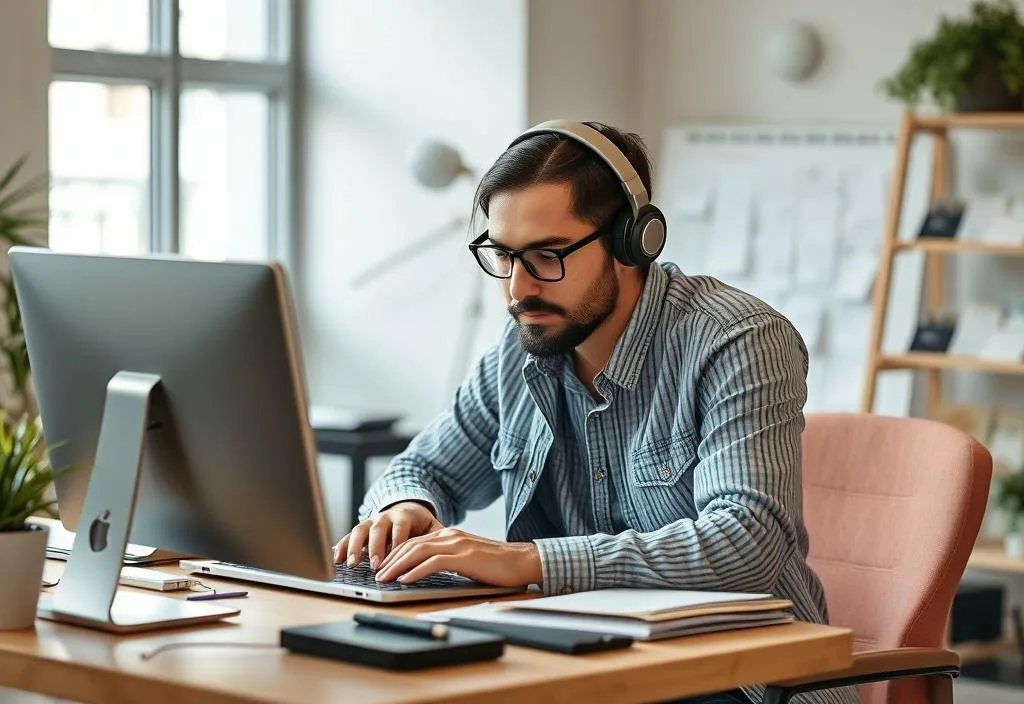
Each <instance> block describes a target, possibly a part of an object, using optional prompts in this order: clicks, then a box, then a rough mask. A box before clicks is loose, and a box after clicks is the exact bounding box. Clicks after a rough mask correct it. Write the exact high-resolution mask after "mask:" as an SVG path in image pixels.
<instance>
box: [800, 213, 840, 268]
mask: <svg viewBox="0 0 1024 704" xmlns="http://www.w3.org/2000/svg"><path fill="white" fill-rule="evenodd" d="M838 228H839V197H838V196H837V195H836V194H835V193H813V194H808V195H804V196H802V197H801V199H800V203H799V205H798V207H797V240H796V280H797V283H799V284H805V285H806V284H810V285H813V284H828V283H830V282H831V281H832V277H833V275H834V269H835V262H836V249H837V246H838V244H839V237H838Z"/></svg>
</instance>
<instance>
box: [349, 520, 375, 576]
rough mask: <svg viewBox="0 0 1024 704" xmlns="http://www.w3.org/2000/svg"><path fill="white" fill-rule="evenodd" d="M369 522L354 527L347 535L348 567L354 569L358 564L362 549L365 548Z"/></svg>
mask: <svg viewBox="0 0 1024 704" xmlns="http://www.w3.org/2000/svg"><path fill="white" fill-rule="evenodd" d="M369 523H370V522H369V521H368V520H367V521H363V522H362V523H359V524H357V525H356V527H355V528H353V529H352V532H351V533H349V540H348V559H347V564H348V566H349V567H355V566H356V565H358V564H359V563H360V561H361V560H362V556H363V548H364V547H366V537H367V533H368V532H369Z"/></svg>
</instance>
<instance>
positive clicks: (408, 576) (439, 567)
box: [398, 554, 465, 584]
mask: <svg viewBox="0 0 1024 704" xmlns="http://www.w3.org/2000/svg"><path fill="white" fill-rule="evenodd" d="M464 559H465V556H462V555H448V554H444V555H432V556H431V557H428V558H427V559H426V560H424V561H423V562H421V563H420V564H418V565H416V566H415V567H413V568H412V569H410V570H409V571H408V572H406V573H405V574H403V575H400V576H399V577H398V581H399V582H401V583H402V584H412V583H413V582H415V581H417V580H420V579H423V578H424V577H429V576H430V575H432V574H434V573H435V572H442V571H444V570H451V571H453V572H458V569H457V568H456V566H457V565H458V564H459V563H460V562H462V561H463V560H464Z"/></svg>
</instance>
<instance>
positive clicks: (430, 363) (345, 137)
mask: <svg viewBox="0 0 1024 704" xmlns="http://www.w3.org/2000/svg"><path fill="white" fill-rule="evenodd" d="M305 22H306V25H305V26H306V29H307V32H308V37H307V44H306V49H305V58H304V63H305V65H306V68H307V72H308V73H307V79H306V80H307V85H306V87H305V99H304V105H305V111H306V115H305V119H304V127H305V130H306V134H305V137H304V140H305V142H306V157H305V159H306V162H307V163H306V167H305V171H304V179H303V180H304V181H305V184H306V185H305V188H304V192H303V194H302V199H303V206H304V208H305V222H306V226H305V237H306V239H305V242H304V243H303V246H302V248H301V258H300V261H299V263H298V267H299V269H298V272H297V275H298V277H299V279H298V288H299V296H300V305H301V307H302V309H303V311H304V322H303V342H304V346H305V351H306V358H307V360H308V375H309V386H310V389H311V396H312V398H313V400H314V401H315V402H317V403H327V404H333V405H339V406H358V407H366V406H371V407H380V408H382V409H385V410H391V411H395V412H397V413H399V414H401V415H403V416H404V417H405V419H406V425H407V426H408V427H409V428H410V429H416V428H418V427H421V426H422V425H424V424H425V423H426V422H428V421H429V420H430V419H431V418H432V417H433V416H434V414H435V413H437V412H438V411H439V410H440V409H441V407H442V405H443V404H446V403H447V401H448V396H449V393H450V389H449V388H448V383H449V382H448V377H449V371H450V368H451V364H452V359H453V357H454V356H455V355H456V352H457V350H456V347H457V345H456V336H457V334H458V332H459V324H460V320H461V318H462V315H463V312H464V310H465V307H466V304H467V302H468V300H469V294H470V291H471V290H472V286H471V282H472V279H473V278H474V277H476V278H478V277H477V270H476V264H475V263H474V262H473V261H472V258H471V255H470V254H469V252H468V250H466V247H465V245H466V244H467V242H468V239H469V236H468V235H469V230H468V224H467V223H465V222H463V223H462V224H461V225H459V226H458V227H457V228H454V229H453V228H451V227H449V228H447V234H446V235H445V236H444V237H441V238H438V239H437V240H436V242H437V244H436V245H435V246H433V247H431V248H428V249H425V250H423V252H422V255H421V256H417V257H416V258H415V259H412V260H410V261H407V262H405V263H403V264H400V265H398V266H397V267H395V268H394V269H392V270H389V271H384V270H381V275H380V278H379V279H378V280H376V281H372V282H370V283H368V284H366V285H365V286H363V287H360V288H356V287H354V286H353V285H352V279H353V277H355V276H356V275H357V274H359V273H361V272H363V271H365V270H367V269H368V268H372V267H374V266H376V265H377V264H378V262H380V261H381V260H382V259H384V258H385V257H387V256H389V255H391V254H394V253H397V252H402V251H404V250H406V249H407V248H409V247H410V246H412V245H413V244H414V243H415V242H416V241H417V240H419V239H420V238H422V237H423V236H424V235H426V234H428V233H430V232H431V231H432V230H436V229H437V228H444V226H445V225H446V224H448V223H450V222H451V221H452V220H453V218H456V217H459V216H468V215H469V213H470V212H471V204H472V190H473V187H474V186H475V182H474V181H472V179H463V180H462V181H460V182H458V183H456V184H453V186H452V187H450V188H449V189H447V190H446V191H442V192H436V191H429V190H426V189H424V188H421V187H419V186H418V185H417V184H416V183H415V182H413V180H412V177H411V176H410V173H409V171H408V168H407V156H408V153H409V151H410V150H411V149H412V148H413V147H414V145H416V144H417V143H418V142H419V141H420V140H423V139H427V138H437V139H443V140H446V141H448V142H450V143H451V144H452V145H453V146H454V147H456V148H457V149H458V150H459V151H460V152H461V153H462V155H463V159H464V160H465V161H466V162H467V163H468V165H469V166H470V167H471V168H473V169H474V170H476V171H477V172H478V173H479V172H482V171H483V170H484V169H486V168H487V167H488V166H489V165H490V163H491V162H492V161H493V160H494V158H495V157H496V156H497V155H498V154H499V153H500V151H501V150H502V149H503V148H504V146H505V144H506V143H507V142H508V141H509V140H510V139H511V138H512V137H513V136H514V135H515V134H517V133H518V132H519V131H521V130H522V129H523V128H524V127H525V126H526V4H525V1H524V0H497V1H492V2H486V3H482V2H476V1H475V0H440V1H435V2H430V3H423V2H417V1H415V0H402V1H396V2H389V3H355V2H338V1H337V0H311V2H310V3H309V7H308V10H307V16H306V18H305ZM483 299H484V302H485V304H486V311H485V316H484V321H483V324H482V325H481V330H480V333H479V335H478V340H479V343H478V344H477V345H476V349H475V350H474V354H477V355H478V354H479V353H480V352H482V350H483V348H484V346H485V345H486V344H487V341H488V340H490V339H493V337H494V335H495V334H496V331H497V329H498V327H499V326H500V324H501V322H502V321H503V316H504V310H503V307H502V302H501V298H500V295H499V293H498V289H497V287H496V286H495V285H492V284H491V283H489V282H487V283H486V284H485V286H484V288H483ZM323 474H324V477H325V480H327V484H328V486H327V494H328V500H329V501H330V502H331V504H332V510H333V511H334V513H333V519H334V522H335V524H336V525H337V526H339V529H341V528H344V525H343V523H344V521H346V520H347V516H345V511H344V510H343V507H344V506H346V505H347V498H345V497H346V496H347V494H346V492H345V491H344V486H345V485H347V467H346V465H345V463H344V462H333V463H332V462H329V461H325V462H324V468H323Z"/></svg>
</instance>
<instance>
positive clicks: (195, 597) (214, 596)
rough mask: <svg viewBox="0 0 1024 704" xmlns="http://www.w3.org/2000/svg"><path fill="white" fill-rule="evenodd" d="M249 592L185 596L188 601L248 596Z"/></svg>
mask: <svg viewBox="0 0 1024 704" xmlns="http://www.w3.org/2000/svg"><path fill="white" fill-rule="evenodd" d="M248 593H249V592H210V593H207V594H193V595H192V596H187V597H185V599H186V600H188V601H208V600H210V599H237V598H238V597H242V596H246V595H247V594H248Z"/></svg>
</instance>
